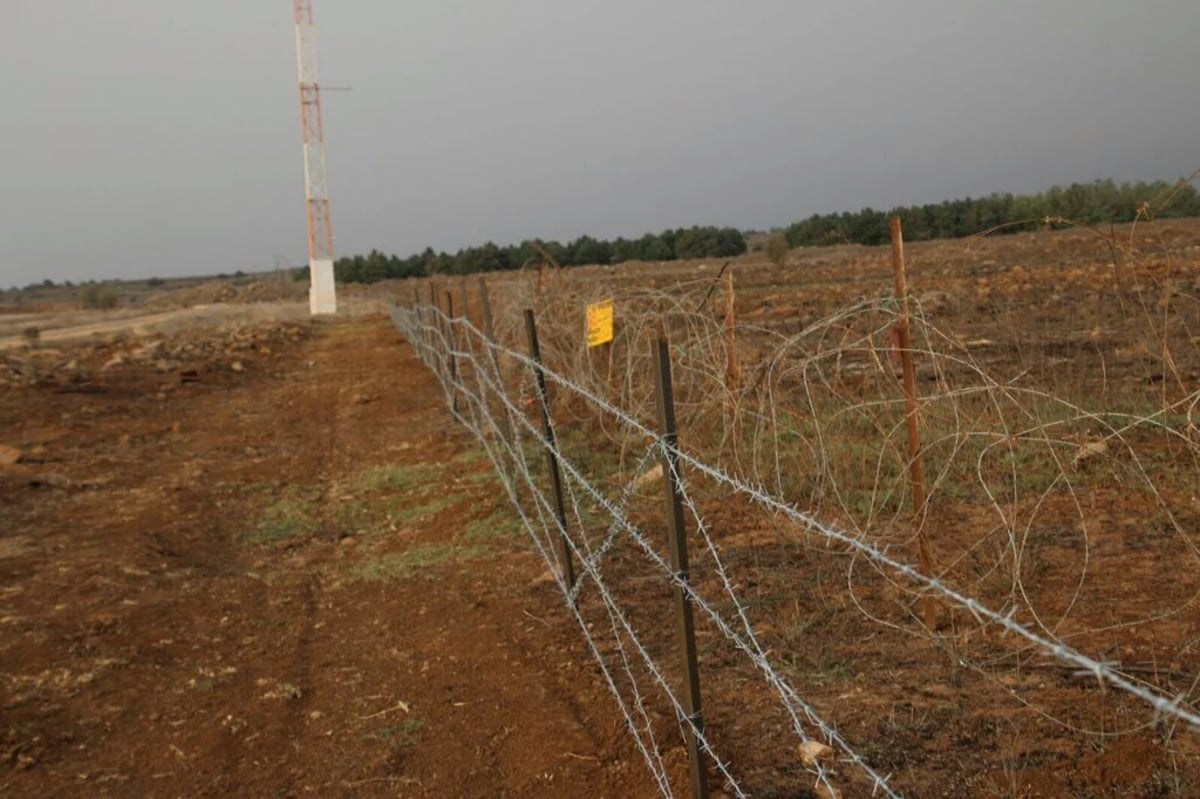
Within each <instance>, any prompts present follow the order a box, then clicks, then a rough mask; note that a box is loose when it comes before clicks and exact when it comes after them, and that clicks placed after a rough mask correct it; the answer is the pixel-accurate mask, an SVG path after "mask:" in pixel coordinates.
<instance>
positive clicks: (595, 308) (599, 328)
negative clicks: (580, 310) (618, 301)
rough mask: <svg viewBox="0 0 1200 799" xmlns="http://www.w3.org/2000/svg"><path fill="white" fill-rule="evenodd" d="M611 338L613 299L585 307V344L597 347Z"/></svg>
mask: <svg viewBox="0 0 1200 799" xmlns="http://www.w3.org/2000/svg"><path fill="white" fill-rule="evenodd" d="M612 340H613V301H612V300H604V301H603V302H597V303H593V304H591V305H589V306H588V307H587V345H588V346H589V347H599V346H600V345H601V344H607V343H608V342H610V341H612Z"/></svg>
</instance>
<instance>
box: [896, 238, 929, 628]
mask: <svg viewBox="0 0 1200 799" xmlns="http://www.w3.org/2000/svg"><path fill="white" fill-rule="evenodd" d="M890 228H891V235H892V270H893V272H894V273H895V278H896V301H897V302H898V303H899V304H900V318H899V319H898V320H897V322H896V331H897V333H898V334H899V336H898V338H899V345H900V347H899V349H900V358H901V361H902V364H903V369H904V404H905V420H906V422H907V423H908V475H909V482H910V483H911V484H912V497H913V518H914V520H915V521H916V525H917V547H918V549H919V557H920V564H921V571H922V573H924V574H925V576H926V577H934V576H936V575H934V573H933V553H932V551H931V550H930V546H929V535H928V533H927V531H926V529H925V516H926V510H927V509H926V507H925V469H924V465H923V464H922V456H921V419H920V415H919V411H918V408H917V373H916V367H915V366H914V365H913V352H912V328H911V326H910V324H909V318H910V315H909V302H908V278H907V275H906V274H905V266H904V233H903V231H902V230H901V228H900V217H898V216H893V217H892V219H891V224H890ZM922 609H923V611H924V616H925V624H926V625H927V626H928V627H929V628H930V629H931V630H934V629H937V607H936V606H935V605H934V602H933V597H931V596H926V597H925V598H924V600H923V602H922Z"/></svg>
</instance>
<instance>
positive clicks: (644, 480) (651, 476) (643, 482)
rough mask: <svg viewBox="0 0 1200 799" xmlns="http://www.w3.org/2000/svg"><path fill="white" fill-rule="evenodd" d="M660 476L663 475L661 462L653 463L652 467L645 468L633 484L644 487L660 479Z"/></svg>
mask: <svg viewBox="0 0 1200 799" xmlns="http://www.w3.org/2000/svg"><path fill="white" fill-rule="evenodd" d="M662 476H663V467H662V464H661V463H659V464H655V466H654V467H653V468H651V469H649V470H647V472H646V473H645V474H643V475H642V476H641V477H639V478H638V479H637V482H636V483H635V484H634V485H636V486H637V487H638V488H644V487H646V486H648V485H650V484H651V483H654V482H657V481H659V480H661V479H662Z"/></svg>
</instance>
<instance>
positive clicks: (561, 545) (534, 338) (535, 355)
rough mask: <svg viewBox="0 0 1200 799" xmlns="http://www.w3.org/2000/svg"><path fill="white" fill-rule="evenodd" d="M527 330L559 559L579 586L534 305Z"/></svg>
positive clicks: (566, 576)
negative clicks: (569, 543)
mask: <svg viewBox="0 0 1200 799" xmlns="http://www.w3.org/2000/svg"><path fill="white" fill-rule="evenodd" d="M525 333H526V335H527V336H528V337H529V357H530V358H531V359H532V360H533V364H534V369H533V376H534V382H535V384H536V385H537V393H538V406H539V407H540V408H541V411H542V427H543V429H544V430H545V433H546V463H547V464H548V465H549V467H550V486H551V488H552V489H553V490H554V513H555V515H556V516H557V517H558V528H559V529H558V532H559V537H558V542H557V545H558V560H559V568H561V569H562V574H563V579H564V580H565V581H566V585H567V588H574V587H575V564H574V562H572V560H571V548H570V547H569V546H568V545H567V509H566V505H565V504H564V503H563V487H562V473H561V472H560V471H559V468H558V455H557V454H556V453H555V450H556V449H557V444H556V442H555V438H554V423H553V422H552V421H551V419H550V402H549V399H548V398H547V396H546V376H545V374H544V373H543V371H542V351H541V348H540V347H539V346H538V335H537V321H536V320H535V319H534V316H533V309H531V308H527V309H526V310H525Z"/></svg>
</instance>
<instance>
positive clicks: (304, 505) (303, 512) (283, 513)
mask: <svg viewBox="0 0 1200 799" xmlns="http://www.w3.org/2000/svg"><path fill="white" fill-rule="evenodd" d="M316 529H317V519H316V515H315V510H314V508H313V502H312V501H311V500H309V499H307V498H305V497H302V496H298V495H295V494H292V495H289V496H286V497H284V498H283V499H280V500H279V501H277V502H276V503H275V504H273V505H271V506H270V507H269V508H267V510H266V512H264V513H263V518H262V521H260V522H259V524H258V527H257V528H255V530H254V532H252V533H251V534H250V535H249V536H248V537H247V538H248V540H249V541H250V543H253V544H271V543H274V542H276V541H284V540H287V539H289V538H294V537H296V536H301V535H309V534H311V533H312V532H314V531H315V530H316Z"/></svg>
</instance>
